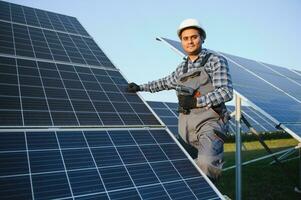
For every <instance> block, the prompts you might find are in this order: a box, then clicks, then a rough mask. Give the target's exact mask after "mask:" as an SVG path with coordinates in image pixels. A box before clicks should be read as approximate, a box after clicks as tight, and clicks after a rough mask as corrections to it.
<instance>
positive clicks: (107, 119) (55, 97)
mask: <svg viewBox="0 0 301 200" xmlns="http://www.w3.org/2000/svg"><path fill="white" fill-rule="evenodd" d="M0 60H1V61H3V63H1V66H4V67H5V68H6V69H7V71H4V69H5V68H3V70H2V71H1V72H0V92H1V93H0V103H1V104H0V105H1V106H0V116H1V114H3V115H6V114H7V111H13V113H12V115H11V118H15V119H10V120H7V119H6V120H5V119H4V120H1V122H0V126H12V125H14V126H64V125H65V126H81V125H84V126H89V125H94V126H95V125H96V126H106V125H122V126H125V125H159V122H158V120H157V119H156V118H155V117H154V116H153V114H152V113H151V111H150V110H149V109H148V108H147V107H146V106H145V104H144V103H143V101H142V100H141V99H140V98H139V97H138V96H137V95H136V94H129V93H127V92H126V91H125V89H123V90H121V89H120V88H119V86H120V85H116V84H115V83H114V82H113V80H112V78H113V77H116V76H120V78H119V79H123V80H124V81H125V79H124V78H122V76H121V74H120V72H118V71H115V72H110V71H109V70H101V71H99V70H92V69H91V68H88V67H79V66H74V65H60V64H54V63H47V62H35V61H32V60H24V59H14V58H6V57H1V58H0ZM16 63H17V65H16ZM96 73H97V74H100V73H101V74H103V75H101V76H99V75H97V74H96ZM104 75H105V76H104ZM81 77H84V80H82V79H81ZM102 80H110V81H111V83H110V84H107V83H101V82H103V81H102ZM106 82H108V81H106ZM122 84H123V85H122V86H126V84H127V83H126V81H125V82H124V83H122ZM13 87H15V88H13ZM103 90H104V91H105V92H103ZM128 96H129V97H131V98H130V99H131V100H130V101H128V100H127V97H128ZM132 97H135V99H134V98H132ZM18 114H20V115H19V116H18ZM20 118H23V120H20ZM19 120H20V121H19ZM23 121H24V124H23Z"/></svg>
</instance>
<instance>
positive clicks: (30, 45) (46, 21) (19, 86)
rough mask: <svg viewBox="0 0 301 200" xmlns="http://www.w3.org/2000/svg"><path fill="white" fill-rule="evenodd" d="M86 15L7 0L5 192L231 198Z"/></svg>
mask: <svg viewBox="0 0 301 200" xmlns="http://www.w3.org/2000/svg"><path fill="white" fill-rule="evenodd" d="M127 84H128V83H127V81H126V80H125V78H124V77H123V76H122V75H121V73H120V72H119V70H118V69H117V68H116V67H115V66H114V65H113V64H112V63H111V61H110V60H109V59H108V58H107V57H106V56H105V54H104V53H103V52H102V50H101V49H100V48H99V47H98V46H97V44H96V43H95V42H94V40H93V38H91V37H90V36H89V34H88V33H87V32H86V31H85V29H84V28H83V27H82V26H81V25H80V23H79V22H78V21H77V19H76V18H74V17H70V16H65V15H61V14H57V13H52V12H48V11H43V10H39V9H34V8H29V7H25V6H20V5H16V4H11V3H7V2H2V1H0V163H1V165H0V196H1V199H110V200H113V199H129V200H132V199H158V200H159V199H160V200H161V199H180V198H184V199H185V198H189V199H223V197H222V195H221V194H220V193H219V191H218V190H217V189H216V188H215V186H214V185H213V184H212V183H211V182H210V181H209V179H208V178H207V177H205V175H204V174H202V172H201V171H199V169H198V168H197V167H196V165H195V164H194V162H193V160H192V159H191V158H190V157H189V156H188V154H186V153H184V151H183V149H182V148H181V147H180V145H179V143H178V142H177V141H176V140H175V139H174V138H173V137H172V136H171V134H170V133H169V132H167V131H166V130H165V127H164V125H162V124H161V123H160V122H159V118H158V117H157V116H156V115H154V114H153V111H151V110H150V109H149V107H148V106H147V105H146V104H145V102H144V101H143V100H142V99H141V98H140V97H139V96H138V95H137V94H132V93H128V92H127V91H126V90H125V89H126V87H127Z"/></svg>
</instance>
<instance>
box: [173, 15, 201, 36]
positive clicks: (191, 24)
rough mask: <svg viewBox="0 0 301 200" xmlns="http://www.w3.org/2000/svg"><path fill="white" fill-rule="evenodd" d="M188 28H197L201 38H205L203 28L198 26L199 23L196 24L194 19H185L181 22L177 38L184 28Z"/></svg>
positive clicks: (196, 21)
mask: <svg viewBox="0 0 301 200" xmlns="http://www.w3.org/2000/svg"><path fill="white" fill-rule="evenodd" d="M189 27H194V28H197V29H199V30H200V31H201V35H202V36H203V38H204V39H205V38H206V32H205V30H204V28H203V27H202V26H201V25H200V23H199V22H198V20H196V19H185V20H184V21H182V22H181V24H180V26H179V28H178V30H177V33H178V36H179V37H181V33H182V31H183V30H184V29H185V28H189Z"/></svg>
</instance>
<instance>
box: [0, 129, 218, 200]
mask: <svg viewBox="0 0 301 200" xmlns="http://www.w3.org/2000/svg"><path fill="white" fill-rule="evenodd" d="M0 144H1V145H0V162H1V165H0V196H1V198H3V199H69V198H75V199H82V198H83V199H91V198H99V199H120V198H121V199H158V200H159V199H160V200H161V199H183V198H184V199H220V197H219V196H218V195H219V193H218V191H216V189H213V188H212V185H209V184H208V183H207V181H206V180H205V179H204V178H203V176H202V175H201V174H200V173H199V171H198V170H197V168H196V167H195V166H194V165H193V164H192V161H191V160H189V159H188V158H187V156H186V155H185V154H184V153H183V151H182V150H181V149H180V148H179V147H178V145H177V144H176V143H175V141H174V140H173V139H172V138H171V137H170V136H169V134H168V133H167V132H166V131H165V130H163V129H157V130H124V129H123V130H100V131H43V132H27V131H26V132H1V133H0Z"/></svg>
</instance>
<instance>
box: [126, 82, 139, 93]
mask: <svg viewBox="0 0 301 200" xmlns="http://www.w3.org/2000/svg"><path fill="white" fill-rule="evenodd" d="M140 90H141V89H140V87H139V85H137V84H136V83H129V84H128V88H127V91H128V92H132V93H135V92H138V91H140Z"/></svg>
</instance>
